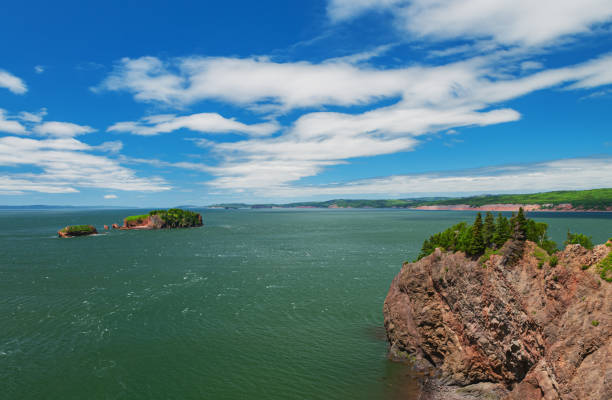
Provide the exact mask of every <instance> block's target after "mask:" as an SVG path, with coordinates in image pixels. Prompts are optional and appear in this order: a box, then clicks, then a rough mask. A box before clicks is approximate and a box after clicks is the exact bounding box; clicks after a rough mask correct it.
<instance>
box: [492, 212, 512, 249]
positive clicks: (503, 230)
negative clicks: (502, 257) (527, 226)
mask: <svg viewBox="0 0 612 400" xmlns="http://www.w3.org/2000/svg"><path fill="white" fill-rule="evenodd" d="M510 236H511V232H510V224H509V223H508V218H506V217H504V216H503V215H502V214H501V213H499V214H497V221H496V222H495V233H494V234H493V243H494V244H495V246H496V247H497V248H498V249H499V248H501V247H502V246H503V245H504V243H506V240H508V239H510Z"/></svg>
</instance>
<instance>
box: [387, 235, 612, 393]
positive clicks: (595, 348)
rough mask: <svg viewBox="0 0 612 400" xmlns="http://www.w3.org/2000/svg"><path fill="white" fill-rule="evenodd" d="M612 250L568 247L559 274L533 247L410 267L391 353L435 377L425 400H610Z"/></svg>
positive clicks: (397, 282) (398, 299)
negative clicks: (515, 253) (608, 274)
mask: <svg viewBox="0 0 612 400" xmlns="http://www.w3.org/2000/svg"><path fill="white" fill-rule="evenodd" d="M511 246H513V244H512V243H511V242H509V243H507V244H506V247H508V248H509V247H511ZM610 246H612V243H611V242H608V244H607V245H600V246H596V247H595V248H594V249H593V250H587V249H584V248H583V247H581V246H580V245H569V246H567V248H566V249H565V250H564V251H562V252H559V253H558V254H557V256H558V264H557V265H556V266H555V267H552V266H551V265H550V264H549V263H548V262H544V263H540V261H539V260H538V259H537V258H536V257H535V254H536V252H535V250H536V245H535V244H534V243H531V242H525V244H524V246H523V249H522V254H521V256H520V258H518V260H512V262H510V260H509V259H508V257H505V256H504V255H492V256H491V257H490V258H489V260H487V261H486V262H485V263H484V264H483V263H482V262H480V261H477V260H473V259H470V258H467V257H466V256H465V254H464V253H445V252H442V251H440V249H436V251H435V252H434V253H433V254H431V255H429V256H427V257H425V258H423V259H421V260H419V261H417V262H415V263H405V264H404V265H403V267H402V269H401V271H400V273H399V274H398V275H397V276H396V277H395V279H394V280H393V282H392V283H391V287H390V289H389V293H388V295H387V298H386V299H385V303H384V323H385V328H386V332H387V338H388V340H389V343H390V346H391V347H390V356H391V357H392V358H394V359H397V360H409V361H410V362H412V363H413V364H414V366H415V368H417V369H419V370H424V371H429V374H430V378H428V379H427V380H426V382H425V385H424V392H423V394H422V395H421V398H422V399H470V398H490V399H502V398H503V399H517V400H518V399H576V400H579V399H580V400H582V399H597V400H600V399H611V398H612V367H611V366H612V340H611V337H612V284H611V283H609V282H606V281H605V280H604V279H602V277H601V276H600V270H601V269H600V268H599V269H598V265H601V261H602V260H603V259H604V258H605V257H607V256H608V254H609V253H610V251H611V248H610ZM502 254H503V251H502ZM539 254H541V252H539ZM553 264H554V263H553Z"/></svg>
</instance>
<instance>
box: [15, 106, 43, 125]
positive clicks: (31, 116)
mask: <svg viewBox="0 0 612 400" xmlns="http://www.w3.org/2000/svg"><path fill="white" fill-rule="evenodd" d="M45 115H47V109H46V108H41V109H40V111H39V112H37V113H31V112H27V111H22V112H20V113H19V116H18V118H19V119H20V120H22V121H24V122H34V123H40V122H42V119H43V117H44V116H45Z"/></svg>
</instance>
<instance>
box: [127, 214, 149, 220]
mask: <svg viewBox="0 0 612 400" xmlns="http://www.w3.org/2000/svg"><path fill="white" fill-rule="evenodd" d="M148 217H149V215H147V214H143V215H130V216H129V217H126V218H125V220H126V221H142V220H144V219H146V218H148Z"/></svg>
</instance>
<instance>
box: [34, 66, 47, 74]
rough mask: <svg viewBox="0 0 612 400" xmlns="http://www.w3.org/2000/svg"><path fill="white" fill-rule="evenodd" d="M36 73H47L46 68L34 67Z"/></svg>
mask: <svg viewBox="0 0 612 400" xmlns="http://www.w3.org/2000/svg"><path fill="white" fill-rule="evenodd" d="M34 72H36V73H37V74H42V73H43V72H45V67H43V66H42V65H36V66H35V67H34Z"/></svg>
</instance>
